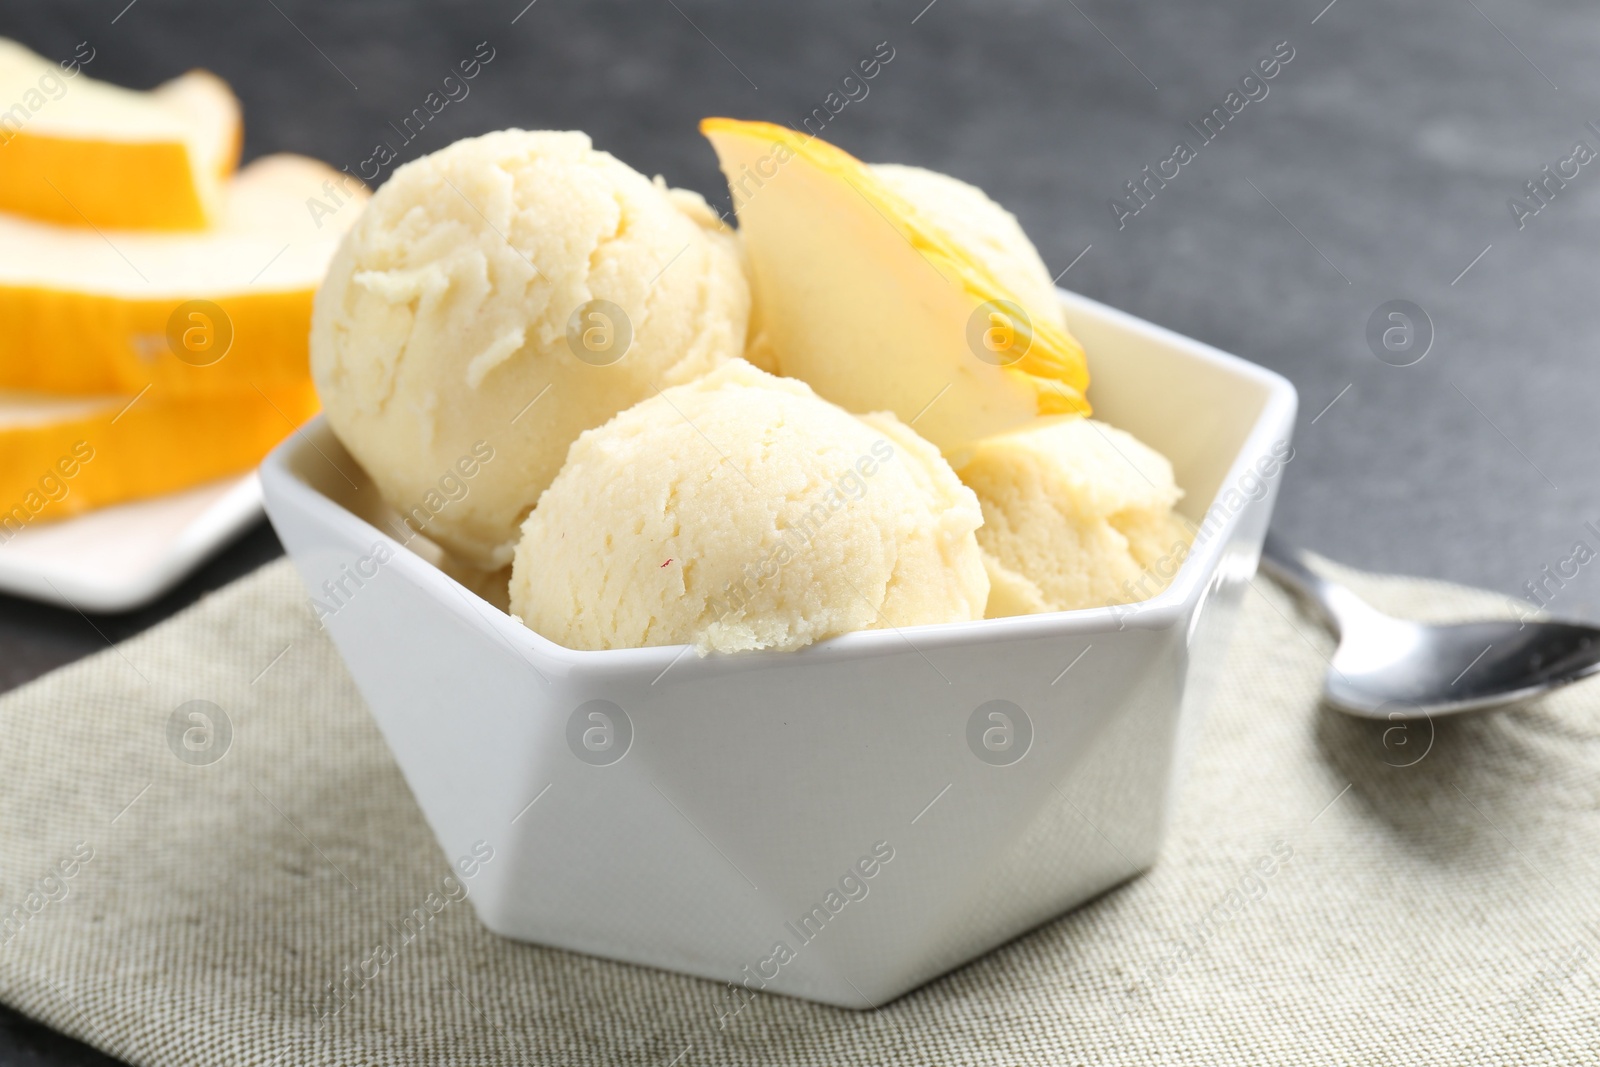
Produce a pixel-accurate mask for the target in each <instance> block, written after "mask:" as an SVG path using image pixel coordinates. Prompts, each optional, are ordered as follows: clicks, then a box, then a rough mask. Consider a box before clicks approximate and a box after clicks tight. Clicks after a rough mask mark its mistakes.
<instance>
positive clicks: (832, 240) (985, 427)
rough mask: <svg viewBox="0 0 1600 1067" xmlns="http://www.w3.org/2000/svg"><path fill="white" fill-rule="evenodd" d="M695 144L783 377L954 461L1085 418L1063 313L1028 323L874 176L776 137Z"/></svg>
mask: <svg viewBox="0 0 1600 1067" xmlns="http://www.w3.org/2000/svg"><path fill="white" fill-rule="evenodd" d="M700 130H701V132H702V133H704V134H705V135H706V137H707V138H708V139H709V140H710V141H711V144H712V146H713V147H715V149H716V151H717V157H718V159H719V161H720V162H721V165H722V170H723V174H724V175H725V176H726V177H727V179H728V184H729V187H730V189H731V190H732V192H733V202H734V208H735V210H736V212H737V213H738V217H739V232H740V234H741V235H742V237H743V240H744V244H745V248H746V250H747V254H748V256H749V260H750V268H751V273H752V276H753V277H752V280H753V283H754V290H755V306H756V311H755V313H754V314H755V315H756V317H757V318H758V320H759V322H760V328H761V331H762V334H763V336H762V338H761V339H760V344H761V345H762V346H763V348H764V351H763V356H764V357H766V358H769V359H770V360H772V361H773V362H775V363H776V366H777V370H778V372H779V373H781V374H784V375H788V376H790V377H795V378H800V379H803V380H804V381H806V382H807V383H809V384H810V385H811V387H812V388H814V389H815V390H816V391H817V392H818V393H819V394H821V395H822V396H823V397H825V398H826V399H828V400H831V401H833V402H834V403H836V404H839V405H840V406H842V407H844V408H846V409H848V410H850V411H855V412H868V411H882V410H888V411H893V412H894V413H895V414H896V415H897V416H899V417H900V419H901V421H903V422H906V423H908V424H910V425H912V426H914V428H915V429H916V430H917V432H918V433H920V434H922V436H924V437H926V438H927V439H928V440H930V441H932V442H933V443H934V444H936V445H938V446H939V447H940V448H941V449H942V450H944V451H945V452H946V453H947V454H952V453H955V452H958V451H960V450H961V449H963V448H964V447H965V446H967V445H968V444H970V443H971V442H972V441H975V440H977V439H979V438H982V437H987V436H989V435H990V434H994V433H998V432H1000V431H1003V430H1005V429H1008V428H1009V427H1012V426H1016V425H1019V424H1021V423H1023V422H1026V421H1027V420H1029V419H1031V418H1033V417H1035V416H1037V415H1041V414H1059V413H1067V412H1081V413H1087V412H1088V411H1089V405H1088V403H1087V401H1086V400H1085V399H1084V390H1085V389H1086V388H1087V387H1088V384H1089V375H1088V368H1087V365H1086V362H1085V360H1084V354H1083V348H1082V346H1081V345H1079V344H1078V342H1077V340H1076V339H1075V338H1074V337H1073V336H1072V335H1071V334H1070V333H1068V332H1067V331H1066V330H1065V329H1063V328H1062V327H1061V325H1060V320H1059V309H1058V308H1049V309H1036V310H1035V311H1034V312H1031V313H1030V312H1029V311H1028V309H1027V308H1025V307H1023V308H1021V311H1022V313H1023V315H1022V317H1020V318H1019V317H1018V316H1017V314H1016V309H1017V307H1018V306H1019V299H1018V297H1017V295H1016V294H1015V293H1013V292H1011V291H1009V290H1008V288H1007V287H1006V286H1005V285H1003V284H1002V283H1001V282H1000V281H999V279H998V278H996V277H995V276H994V273H993V272H992V271H991V270H989V269H988V268H987V267H985V266H984V264H983V263H982V262H981V260H980V258H979V257H977V256H975V255H973V254H972V252H971V251H970V250H968V249H966V248H963V247H962V246H961V244H960V243H959V242H957V241H955V240H954V239H952V237H951V236H950V234H948V233H946V232H944V231H943V230H941V229H940V228H939V227H938V226H937V224H936V223H934V222H933V221H932V220H931V219H930V218H928V217H927V216H926V214H924V213H922V212H919V211H918V209H917V208H916V206H915V205H913V204H912V203H911V202H910V201H908V200H906V199H905V198H904V197H902V196H901V195H899V194H897V193H896V192H895V191H893V190H892V189H890V188H889V186H888V184H887V183H885V182H883V181H882V180H880V179H879V178H877V177H876V176H875V175H874V174H873V171H872V168H871V167H869V166H868V165H867V164H865V163H862V162H861V161H860V160H858V159H856V158H855V157H854V156H852V155H850V154H849V153H847V152H844V151H843V150H841V149H839V148H836V147H834V146H833V145H830V144H827V143H826V142H824V141H820V140H818V139H816V138H814V137H811V136H808V135H806V134H804V133H799V132H796V131H794V130H790V129H786V128H784V127H782V126H775V125H773V124H771V123H766V122H740V121H736V120H733V119H724V118H710V119H706V120H704V121H703V122H701V124H700ZM996 337H998V338H999V340H998V341H997V342H994V343H991V341H990V339H991V338H996Z"/></svg>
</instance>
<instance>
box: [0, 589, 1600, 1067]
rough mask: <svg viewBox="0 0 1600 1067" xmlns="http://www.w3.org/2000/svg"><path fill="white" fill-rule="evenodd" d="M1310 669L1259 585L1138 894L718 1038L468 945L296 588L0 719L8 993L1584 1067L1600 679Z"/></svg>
mask: <svg viewBox="0 0 1600 1067" xmlns="http://www.w3.org/2000/svg"><path fill="white" fill-rule="evenodd" d="M1356 579H1357V581H1358V584H1359V586H1360V588H1361V589H1362V591H1363V592H1365V593H1367V594H1369V595H1370V596H1371V597H1372V598H1373V599H1374V600H1375V601H1376V602H1377V603H1379V604H1380V605H1382V606H1384V607H1387V608H1390V609H1391V610H1395V611H1397V612H1403V613H1409V614H1414V615H1422V616H1431V617H1447V616H1457V615H1461V614H1475V613H1485V612H1494V613H1497V614H1503V613H1504V611H1505V605H1504V603H1503V601H1501V600H1500V599H1499V598H1495V597H1491V596H1489V595H1488V594H1482V593H1474V592H1471V591H1468V590H1463V589H1458V588H1454V587H1448V586H1442V585H1438V584H1433V583H1425V582H1418V581H1401V580H1393V579H1373V578H1359V576H1356ZM1329 647H1330V642H1329V641H1328V639H1327V637H1326V635H1325V634H1324V633H1323V632H1322V630H1321V629H1320V628H1318V627H1317V626H1316V625H1315V624H1314V623H1312V622H1310V621H1309V620H1308V619H1307V618H1306V617H1305V616H1303V615H1302V614H1301V613H1300V612H1299V611H1298V610H1297V609H1296V608H1295V607H1294V606H1293V605H1292V604H1291V603H1290V601H1289V600H1288V599H1286V598H1285V597H1284V596H1282V595H1281V594H1280V593H1279V592H1278V591H1277V590H1276V589H1275V588H1273V587H1272V586H1271V585H1270V584H1267V583H1264V582H1261V581H1260V580H1258V583H1257V587H1256V590H1255V591H1254V592H1249V593H1247V595H1246V607H1245V610H1244V612H1243V613H1242V614H1241V618H1240V624H1239V630H1238V633H1237V635H1236V637H1235V641H1234V646H1233V652H1232V662H1231V666H1230V668H1229V670H1228V672H1227V674H1226V677H1225V680H1224V682H1223V683H1222V685H1221V686H1220V687H1219V689H1218V691H1217V695H1216V703H1215V706H1214V707H1213V709H1212V711H1211V713H1210V717H1209V720H1208V722H1207V724H1206V728H1205V733H1204V740H1203V742H1202V744H1201V746H1200V748H1199V751H1198V756H1197V763H1196V765H1195V767H1194V769H1193V772H1192V773H1191V775H1190V776H1189V778H1188V780H1187V784H1186V785H1185V787H1184V790H1183V793H1182V796H1181V801H1180V804H1179V807H1178V810H1177V814H1176V818H1175V820H1174V822H1173V824H1172V827H1171V830H1170V835H1169V837H1168V840H1167V842H1166V845H1165V847H1164V849H1163V852H1162V856H1161V860H1160V862H1159V864H1158V865H1157V866H1156V868H1155V869H1154V870H1153V871H1152V872H1150V873H1149V874H1148V875H1146V876H1144V877H1142V878H1139V879H1136V880H1135V881H1133V882H1131V883H1129V884H1128V885H1126V886H1124V887H1122V888H1120V889H1117V890H1114V891H1112V892H1110V893H1108V894H1106V895H1105V896H1104V897H1102V898H1100V899H1099V900H1098V901H1096V902H1094V903H1092V904H1090V905H1088V906H1087V907H1084V908H1082V909H1080V910H1078V911H1076V912H1074V913H1072V914H1070V915H1067V916H1065V917H1063V918H1061V919H1059V920H1057V921H1054V922H1051V923H1048V924H1046V925H1045V926H1043V927H1041V928H1040V929H1038V930H1037V931H1035V932H1033V933H1031V934H1029V935H1027V936H1025V937H1022V938H1020V939H1019V940H1017V941H1016V942H1014V943H1012V944H1010V945H1008V946H1005V947H1003V948H1001V949H1000V950H998V951H996V952H994V953H992V954H990V955H989V956H987V957H985V958H983V959H981V960H979V961H978V962H976V963H973V964H972V965H970V966H968V967H966V968H964V969H962V970H960V971H958V972H956V973H955V974H953V975H950V976H948V977H946V978H944V979H942V980H940V981H937V982H934V983H933V984H931V985H929V986H927V987H925V988H923V989H921V990H919V991H917V992H915V993H913V994H911V995H910V996H907V997H905V998H903V999H901V1000H899V1001H897V1002H895V1003H893V1004H890V1005H888V1006H886V1007H884V1008H883V1009H882V1010H881V1011H878V1012H866V1013H857V1012H849V1011H841V1010H837V1009H832V1008H825V1007H819V1006H817V1005H813V1004H809V1003H804V1002H801V1001H797V1000H790V999H786V998H782V997H767V996H763V997H761V998H759V999H757V1000H756V1001H755V1002H754V1003H752V1004H750V1005H749V1006H748V1007H746V1008H745V1009H744V1010H743V1011H740V1012H739V1013H738V1014H737V1015H734V1016H733V1017H732V1018H731V1019H728V1018H721V1019H720V1022H719V1017H721V1016H722V1015H723V1013H724V1012H725V1010H726V1008H727V1006H728V1005H727V1002H726V1001H725V1000H724V996H723V989H722V987H720V986H719V985H717V984H716V983H713V982H707V981H702V980H698V979H694V978H686V977H681V976H678V975H674V974H667V973H662V972H659V971H653V970H648V969H644V968H639V967H630V966H627V965H624V964H618V963H610V962H606V961H603V960H597V959H590V958H587V957H584V956H578V955H573V954H570V953H566V952H560V951H555V950H551V949H544V948H539V947H536V946H531V945H524V944H518V943H514V942H511V941H505V940H502V939H500V938H497V937H495V936H494V935H492V934H489V933H488V932H486V931H485V930H484V929H482V928H481V927H480V926H479V925H478V923H477V921H476V919H475V918H474V916H473V914H472V910H471V905H470V904H469V903H467V902H466V901H464V900H460V899H458V897H459V895H460V894H459V893H458V892H456V888H457V887H459V883H453V882H449V881H447V880H446V876H447V875H449V874H450V868H449V866H448V865H447V863H446V857H444V856H443V855H442V854H441V853H440V852H439V850H438V848H437V847H436V846H435V844H434V842H433V839H432V837H431V835H430V834H429V832H428V829H427V827H426V826H425V825H424V823H423V820H422V817H421V815H420V813H419V812H418V810H417V808H416V806H415V804H414V802H413V801H412V799H411V795H410V793H409V792H408V791H407V789H406V786H405V783H404V781H403V780H402V779H401V776H400V773H399V771H398V770H397V769H396V768H395V765H394V763H393V762H392V761H391V760H390V758H389V755H388V753H387V752H386V750H385V749H384V746H383V742H382V741H381V740H380V738H379V736H378V732H377V730H376V729H375V728H374V726H373V724H372V722H371V721H370V720H369V718H368V715H367V712H366V710H365V708H364V707H363V705H362V702H361V699H360V697H359V696H358V695H357V693H356V690H355V688H354V686H353V685H352V684H351V682H350V679H349V677H348V675H347V674H346V673H345V671H344V668H343V667H342V665H341V664H340V661H339V658H338V655H337V654H336V653H335V651H334V649H333V647H332V645H331V644H330V643H329V642H328V641H327V639H326V638H325V637H324V636H323V635H322V634H321V633H320V632H319V631H318V630H317V628H316V625H315V622H314V619H313V616H312V613H311V612H310V611H309V610H308V609H307V606H306V600H305V595H304V593H303V591H302V589H301V587H300V585H299V582H298V580H297V579H296V577H295V575H294V573H293V572H292V571H291V570H290V568H289V566H288V564H287V563H284V562H279V563H276V564H273V565H271V566H268V567H266V568H264V569H263V570H262V571H260V572H259V573H257V574H255V575H252V576H250V577H248V578H246V579H244V580H242V581H240V582H239V583H237V584H236V585H234V586H232V587H231V588H228V589H226V590H223V591H222V592H220V593H218V594H216V595H214V596H212V597H210V598H209V599H207V600H205V601H204V602H202V603H201V604H199V605H197V606H196V607H194V608H193V609H191V610H189V611H187V612H185V613H184V614H183V615H180V616H178V617H177V618H175V619H173V620H171V621H169V622H167V623H165V624H163V625H162V626H159V627H157V628H156V629H154V630H152V631H150V632H148V633H146V634H144V635H141V636H140V637H137V638H135V639H133V640H131V641H128V642H126V643H125V644H122V645H119V646H117V647H116V648H111V649H107V650H106V651H105V652H103V653H101V654H99V655H97V656H94V657H92V658H91V659H89V660H86V661H84V662H82V663H80V664H77V665H75V666H72V667H68V668H66V669H64V670H61V671H57V672H56V673H55V674H52V675H50V676H48V677H46V678H43V679H41V680H39V681H38V682H36V683H34V684H32V685H30V686H28V687H26V688H24V689H21V690H18V691H17V692H15V693H12V694H10V695H8V696H7V697H5V698H4V699H3V701H0V742H3V743H0V1000H3V1001H4V1002H5V1003H7V1004H10V1005H12V1006H13V1007H15V1008H17V1009H19V1010H20V1011H22V1012H25V1013H26V1014H28V1015H31V1016H33V1017H34V1018H37V1019H40V1020H42V1021H44V1022H45V1023H48V1024H49V1025H51V1026H53V1027H56V1028H57V1029H60V1030H64V1031H66V1032H67V1033H70V1034H73V1035H75V1036H77V1037H79V1038H81V1039H83V1040H85V1041H87V1042H89V1043H90V1044H93V1045H96V1046H98V1047H100V1048H102V1049H105V1050H106V1051H108V1052H110V1053H112V1054H113V1055H116V1056H119V1057H121V1058H123V1059H126V1060H127V1061H129V1062H131V1063H134V1064H196V1065H202V1064H203V1065H205V1067H215V1065H218V1064H285V1065H287V1064H301V1063H306V1064H311V1063H316V1064H432V1063H441V1064H442V1063H451V1064H469V1063H527V1064H633V1063H638V1064H658V1065H667V1064H681V1065H684V1067H688V1065H691V1064H747V1063H748V1064H757V1063H761V1064H768V1063H781V1064H794V1065H798V1064H816V1065H819V1067H835V1065H837V1064H841V1063H846V1062H860V1063H874V1064H1080V1063H1084V1064H1088V1063H1095V1064H1099V1063H1115V1064H1146V1063H1205V1064H1258V1063H1259V1064H1354V1063H1372V1064H1389V1063H1393V1064H1411V1063H1422V1062H1428V1063H1448V1064H1478V1063H1482V1064H1491V1063H1492V1064H1500V1063H1516V1064H1536V1063H1537V1064H1547V1063H1550V1064H1594V1063H1596V1062H1600V921H1597V920H1600V892H1597V891H1600V683H1597V682H1590V683H1587V684H1584V685H1580V686H1578V687H1575V688H1573V689H1571V690H1569V691H1567V692H1565V693H1562V694H1559V695H1557V696H1555V697H1553V698H1551V699H1549V700H1547V701H1545V702H1544V703H1541V704H1537V705H1535V706H1532V707H1529V708H1526V709H1519V710H1515V711H1510V712H1506V713H1502V714H1498V715H1492V716H1486V717H1481V718H1476V719H1468V720H1457V721H1452V722H1449V723H1443V722H1441V723H1439V724H1438V725H1437V726H1436V727H1435V728H1434V729H1433V730H1432V731H1431V736H1430V730H1429V729H1428V728H1427V727H1426V726H1422V727H1413V728H1411V729H1409V730H1406V729H1400V730H1398V731H1397V730H1395V729H1391V728H1386V727H1385V726H1383V725H1381V724H1368V723H1362V722H1356V721H1353V720H1350V719H1346V718H1342V717H1340V716H1338V715H1336V714H1333V713H1331V712H1327V711H1322V710H1319V709H1318V708H1317V706H1316V693H1317V688H1318V685H1319V679H1320V676H1321V673H1322V669H1323V665H1324V657H1325V655H1326V654H1327V651H1328V649H1329ZM194 700H203V701H209V702H212V703H213V704H215V705H216V706H217V707H220V708H221V709H223V712H224V713H225V715H226V722H225V723H224V722H223V721H222V720H221V719H219V718H218V717H217V716H215V715H213V716H212V720H213V721H212V722H211V723H210V726H209V727H207V725H206V724H205V720H195V719H190V718H188V717H187V713H185V715H183V716H181V717H180V718H179V719H178V721H177V723H176V725H174V713H175V711H176V710H177V709H179V708H180V707H181V706H183V705H185V704H186V703H187V702H189V701H194ZM196 707H198V708H200V709H201V710H204V707H205V706H204V705H198V706H196ZM190 710H194V708H191V709H190ZM208 729H209V731H210V733H209V736H208V734H207V730H208ZM191 731H197V732H191ZM230 731H231V737H230V736H225V735H226V734H228V733H229V732H230ZM223 749H225V755H223V756H222V758H221V759H218V760H215V761H214V762H208V761H209V760H211V758H212V756H213V755H214V754H215V753H217V752H218V751H220V750H223ZM180 753H181V754H182V756H181V758H180V755H179V754H180ZM419 907H420V908H426V909H427V914H428V919H427V921H426V922H425V923H424V924H423V925H422V926H421V927H420V929H418V930H416V931H412V932H411V933H410V936H409V937H408V936H405V934H406V931H402V930H401V929H400V926H399V923H400V921H401V917H402V916H406V915H410V914H413V912H414V909H418V908H419ZM19 916H20V918H19ZM7 922H9V924H10V925H9V926H7V925H5V923H7ZM408 929H409V928H408ZM380 943H385V944H389V945H391V946H395V956H394V958H393V959H392V960H389V961H388V962H387V963H386V964H385V965H384V966H382V968H381V969H379V970H378V971H377V973H376V974H375V975H374V976H373V977H372V978H370V980H363V981H362V982H361V983H359V984H358V988H357V990H356V992H355V993H354V994H353V996H352V998H351V1000H350V1002H349V1004H348V1006H346V1007H344V1008H343V1010H341V1011H340V1012H339V1013H338V1014H337V1015H335V1016H333V1017H332V1018H331V1019H328V1020H327V1021H326V1022H325V1023H322V1024H320V1025H319V1019H320V1017H321V1014H322V1012H323V1011H324V1010H325V1009H326V1007H327V1006H328V1004H329V1003H331V1001H330V1000H329V999H328V993H327V990H328V989H329V987H330V985H331V984H332V983H335V982H338V981H339V980H340V979H341V975H342V974H343V973H345V972H344V969H345V968H346V967H353V966H358V965H359V964H360V961H362V960H363V958H366V957H369V956H370V954H371V953H372V950H373V948H374V946H376V945H378V944H380Z"/></svg>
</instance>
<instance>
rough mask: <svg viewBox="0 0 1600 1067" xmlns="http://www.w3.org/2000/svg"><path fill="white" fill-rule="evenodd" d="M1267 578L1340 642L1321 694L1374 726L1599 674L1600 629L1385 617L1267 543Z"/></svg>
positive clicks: (1496, 701)
mask: <svg viewBox="0 0 1600 1067" xmlns="http://www.w3.org/2000/svg"><path fill="white" fill-rule="evenodd" d="M1261 569H1262V570H1264V571H1265V572H1266V573H1267V574H1269V575H1271V576H1272V577H1273V578H1275V579H1277V580H1278V582H1279V583H1281V584H1282V585H1284V586H1285V587H1286V588H1288V589H1289V590H1291V591H1292V592H1295V593H1298V594H1300V595H1301V596H1302V597H1304V598H1305V599H1306V600H1308V601H1309V602H1310V603H1311V604H1312V605H1314V606H1315V607H1317V608H1318V609H1320V611H1321V613H1322V615H1323V616H1324V617H1325V618H1326V619H1327V621H1328V623H1329V625H1331V626H1332V627H1333V629H1334V631H1335V633H1336V634H1337V635H1338V637H1339V647H1338V648H1337V649H1336V650H1335V651H1334V654H1333V661H1332V663H1331V664H1330V665H1329V670H1328V675H1327V678H1326V679H1325V680H1324V682H1323V692H1324V694H1325V696H1326V697H1327V700H1328V703H1330V704H1332V705H1333V706H1334V707H1336V708H1338V709H1339V710H1340V711H1344V712H1348V713H1349V714H1351V715H1359V716H1362V717H1364V718H1371V719H1385V720H1388V719H1408V718H1417V719H1420V718H1425V717H1431V716H1437V715H1453V714H1455V713H1457V712H1462V711H1478V710H1482V709H1484V708H1496V707H1501V706H1503V705H1506V704H1514V703H1517V702H1518V701H1523V700H1528V699H1530V698H1532V697H1535V696H1538V695H1540V694H1541V693H1545V692H1548V691H1549V690H1551V689H1556V688H1558V687H1560V686H1563V685H1567V684H1568V683H1570V682H1575V681H1577V680H1578V679H1580V678H1586V677H1588V676H1589V675H1591V674H1594V673H1596V672H1597V671H1600V629H1596V628H1595V627H1592V626H1583V625H1579V624H1577V623H1570V622H1515V621H1511V620H1506V621H1500V622H1464V623H1455V624H1452V625H1448V626H1431V625H1427V624H1424V623H1419V622H1408V621H1406V620H1404V619H1396V618H1394V617H1392V616H1389V615H1385V614H1383V613H1382V612H1380V611H1379V610H1378V609H1377V608H1374V607H1372V606H1371V605H1370V604H1368V603H1367V602H1366V601H1364V600H1362V599H1361V598H1360V597H1358V596H1356V595H1355V594H1354V593H1352V592H1351V591H1350V590H1348V589H1346V588H1345V587H1344V586H1342V585H1339V584H1337V583H1335V582H1330V581H1328V580H1327V579H1326V578H1324V577H1322V576H1321V575H1319V574H1316V573H1314V572H1313V571H1312V570H1311V569H1310V568H1309V567H1307V566H1306V564H1305V560H1304V557H1303V556H1302V555H1301V554H1300V552H1299V551H1298V550H1297V549H1295V548H1292V547H1290V546H1289V545H1286V544H1284V543H1283V542H1282V541H1281V540H1279V539H1278V538H1277V537H1276V536H1274V535H1273V534H1271V533H1269V534H1267V540H1266V544H1265V545H1263V546H1262V549H1261Z"/></svg>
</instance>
